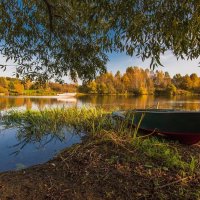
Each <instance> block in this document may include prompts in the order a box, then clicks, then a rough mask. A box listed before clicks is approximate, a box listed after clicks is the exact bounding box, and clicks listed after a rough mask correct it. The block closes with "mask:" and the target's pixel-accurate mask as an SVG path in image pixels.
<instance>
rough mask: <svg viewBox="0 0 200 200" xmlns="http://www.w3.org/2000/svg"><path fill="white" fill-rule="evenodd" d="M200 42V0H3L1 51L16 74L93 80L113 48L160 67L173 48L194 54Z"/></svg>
mask: <svg viewBox="0 0 200 200" xmlns="http://www.w3.org/2000/svg"><path fill="white" fill-rule="evenodd" d="M199 47H200V3H199V0H148V1H146V0H126V1H123V0H87V1H80V0H37V1H36V0H1V1H0V52H1V54H3V55H4V56H5V57H7V59H8V60H9V59H12V60H14V61H15V62H16V64H17V74H23V75H24V74H26V75H29V76H30V77H39V78H41V79H47V78H51V77H54V78H56V77H57V78H59V77H62V76H63V75H70V76H71V77H72V79H76V78H77V77H79V78H80V79H82V80H89V79H92V78H94V77H95V76H96V74H98V73H102V72H105V71H106V67H105V66H106V62H107V61H108V58H107V56H106V54H107V53H108V52H113V51H118V52H122V51H125V52H126V53H127V54H128V55H136V56H138V57H141V58H142V59H143V60H145V59H147V58H151V61H152V62H151V64H150V66H151V67H153V68H155V67H156V66H157V65H161V63H160V55H161V54H164V53H165V52H166V51H168V50H171V51H172V52H173V54H174V55H175V56H176V57H177V58H186V59H195V58H198V57H199V55H200V48H199ZM2 67H4V66H2Z"/></svg>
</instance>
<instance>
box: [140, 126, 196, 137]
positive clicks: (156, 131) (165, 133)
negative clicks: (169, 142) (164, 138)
mask: <svg viewBox="0 0 200 200" xmlns="http://www.w3.org/2000/svg"><path fill="white" fill-rule="evenodd" d="M139 129H140V130H144V131H147V132H152V133H153V132H155V133H161V134H164V135H180V136H181V135H190V136H191V135H195V136H200V133H182V132H164V131H159V130H156V129H154V130H153V129H145V128H139Z"/></svg>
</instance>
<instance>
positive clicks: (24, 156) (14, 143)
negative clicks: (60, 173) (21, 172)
mask: <svg viewBox="0 0 200 200" xmlns="http://www.w3.org/2000/svg"><path fill="white" fill-rule="evenodd" d="M0 128H1V129H0V160H1V162H0V172H3V171H8V170H16V169H21V168H26V167H29V166H32V165H36V164H40V163H44V162H46V161H48V160H50V159H51V158H52V157H53V156H54V155H56V153H58V152H59V151H60V150H62V149H64V148H65V147H69V146H71V145H72V144H75V143H79V142H80V136H79V135H75V134H73V133H72V132H71V131H67V130H63V131H62V132H59V133H58V134H56V135H55V134H54V135H53V134H50V133H49V134H48V133H46V134H43V135H40V136H39V137H38V136H37V135H36V134H32V135H30V134H29V132H21V131H20V130H18V129H16V128H11V129H5V130H2V126H0Z"/></svg>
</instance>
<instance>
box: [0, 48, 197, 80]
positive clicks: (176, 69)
mask: <svg viewBox="0 0 200 200" xmlns="http://www.w3.org/2000/svg"><path fill="white" fill-rule="evenodd" d="M108 58H109V62H108V63H107V70H108V71H109V72H113V73H114V74H115V73H116V72H117V71H118V70H119V71H120V72H121V73H122V74H123V73H124V72H125V71H126V68H127V67H130V66H138V67H141V68H143V69H147V68H149V65H150V60H146V61H144V62H143V61H142V60H141V59H140V58H136V57H135V56H133V57H130V56H127V55H126V54H125V53H112V54H108ZM199 62H200V58H199V59H196V60H192V61H191V60H178V61H177V59H176V57H175V56H174V55H173V54H172V53H171V52H167V53H166V54H164V55H163V56H161V63H162V64H163V65H164V67H161V66H160V67H158V68H156V69H155V70H162V71H167V72H169V74H170V75H171V76H174V75H175V74H178V73H180V74H181V75H185V74H192V73H196V74H197V75H198V76H200V67H198V66H200V64H199ZM0 64H7V65H13V64H14V63H12V62H11V61H9V62H6V58H5V57H3V56H2V55H0ZM14 72H15V66H8V67H7V70H6V71H3V70H2V69H0V76H10V77H13V73H14ZM64 80H65V81H66V82H68V83H69V82H70V79H69V78H65V79H64Z"/></svg>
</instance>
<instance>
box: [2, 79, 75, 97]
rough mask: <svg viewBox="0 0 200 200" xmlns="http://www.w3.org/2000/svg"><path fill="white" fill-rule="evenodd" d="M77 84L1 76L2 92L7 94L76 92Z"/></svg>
mask: <svg viewBox="0 0 200 200" xmlns="http://www.w3.org/2000/svg"><path fill="white" fill-rule="evenodd" d="M76 91H77V84H66V83H55V82H47V83H40V82H32V81H31V80H29V79H22V80H21V79H17V78H10V77H0V93H2V94H6V95H22V94H25V95H53V94H57V93H64V92H76Z"/></svg>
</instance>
